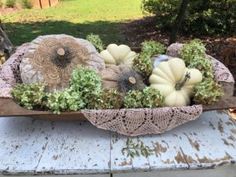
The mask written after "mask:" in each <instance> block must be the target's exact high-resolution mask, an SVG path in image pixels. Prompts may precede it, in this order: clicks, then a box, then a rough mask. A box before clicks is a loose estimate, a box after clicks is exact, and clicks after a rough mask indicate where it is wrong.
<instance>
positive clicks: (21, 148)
mask: <svg viewBox="0 0 236 177" xmlns="http://www.w3.org/2000/svg"><path fill="white" fill-rule="evenodd" d="M134 146H137V148H136V149H134V148H133V147H134ZM138 153H139V156H138ZM235 162H236V122H235V121H233V120H231V119H230V118H229V116H228V115H227V114H226V113H224V112H206V113H204V114H203V115H202V116H201V118H200V119H198V120H196V121H193V122H190V123H188V124H185V125H183V126H180V127H179V128H176V129H174V130H172V131H170V132H168V133H165V134H162V135H153V136H143V137H137V138H127V137H124V136H121V135H118V134H116V133H111V132H108V131H103V130H99V129H97V128H95V127H93V126H92V125H91V124H89V123H88V122H68V121H67V122H64V121H57V122H50V121H45V120H34V119H30V118H1V119H0V174H1V175H13V176H18V175H26V176H33V175H35V174H37V175H39V176H44V175H52V176H53V175H75V176H84V175H88V176H93V175H94V176H100V177H108V176H113V177H119V176H120V177H125V176H129V177H139V176H148V177H154V176H158V177H164V176H167V177H171V176H175V177H178V176H183V175H186V176H188V177H195V176H196V177H197V176H198V177H199V176H207V177H209V176H214V177H236V164H235ZM1 175H0V176H1Z"/></svg>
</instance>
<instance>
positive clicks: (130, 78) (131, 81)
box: [129, 76, 136, 84]
mask: <svg viewBox="0 0 236 177" xmlns="http://www.w3.org/2000/svg"><path fill="white" fill-rule="evenodd" d="M129 82H130V83H131V84H136V79H135V77H132V76H131V77H129Z"/></svg>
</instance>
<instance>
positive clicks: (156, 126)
mask: <svg viewBox="0 0 236 177" xmlns="http://www.w3.org/2000/svg"><path fill="white" fill-rule="evenodd" d="M82 113H83V114H84V116H85V117H86V118H87V119H88V120H89V121H90V122H91V123H92V124H93V125H95V126H96V127H98V128H101V129H104V130H110V131H114V132H118V133H120V134H123V135H128V136H138V135H145V134H160V133H163V132H165V131H168V130H170V129H173V128H175V127H177V126H179V125H181V124H184V123H186V122H189V121H191V120H195V119H196V118H198V117H199V116H200V115H201V113H202V106H201V105H194V106H185V107H172V108H169V107H165V108H156V109H120V110H112V109H111V110H109V109H108V110H82Z"/></svg>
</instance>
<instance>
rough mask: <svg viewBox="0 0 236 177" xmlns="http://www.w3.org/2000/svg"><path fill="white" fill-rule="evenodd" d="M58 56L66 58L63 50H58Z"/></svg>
mask: <svg viewBox="0 0 236 177" xmlns="http://www.w3.org/2000/svg"><path fill="white" fill-rule="evenodd" d="M57 54H58V55H59V56H64V55H65V54H66V52H65V50H64V49H63V48H59V49H57Z"/></svg>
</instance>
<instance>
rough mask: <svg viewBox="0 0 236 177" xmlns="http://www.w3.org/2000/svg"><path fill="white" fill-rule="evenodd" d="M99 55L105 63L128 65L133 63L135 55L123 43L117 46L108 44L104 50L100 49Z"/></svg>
mask: <svg viewBox="0 0 236 177" xmlns="http://www.w3.org/2000/svg"><path fill="white" fill-rule="evenodd" d="M100 55H101V57H102V58H103V59H104V61H105V63H106V64H114V65H120V64H124V65H126V66H130V67H131V66H132V65H133V59H134V58H135V57H136V53H135V52H134V51H131V49H130V47H129V46H127V45H123V44H122V45H119V46H118V45H116V44H110V45H108V46H107V49H106V50H103V51H101V53H100Z"/></svg>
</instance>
